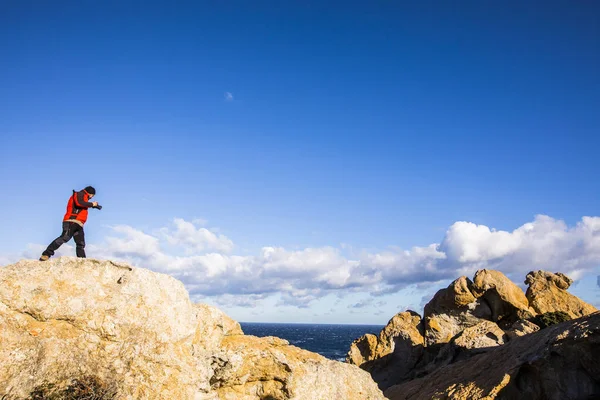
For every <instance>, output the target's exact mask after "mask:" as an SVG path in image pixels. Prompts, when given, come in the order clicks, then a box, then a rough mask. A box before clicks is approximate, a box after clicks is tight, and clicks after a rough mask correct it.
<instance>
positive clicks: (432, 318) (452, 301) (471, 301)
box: [423, 276, 492, 346]
mask: <svg viewBox="0 0 600 400" xmlns="http://www.w3.org/2000/svg"><path fill="white" fill-rule="evenodd" d="M472 286H473V282H471V280H470V279H469V278H467V277H466V276H461V277H460V278H458V279H456V280H455V281H454V282H452V283H451V284H450V285H449V286H448V287H447V288H446V289H441V290H439V291H438V292H437V293H436V294H435V296H433V299H431V301H430V302H429V303H427V305H425V314H424V317H423V319H424V321H425V344H426V346H432V345H434V344H438V343H447V342H449V341H450V340H451V339H452V338H453V337H454V336H456V334H458V333H459V332H461V331H462V330H463V329H465V328H468V327H470V326H474V325H477V324H479V323H480V322H482V321H483V320H485V319H488V318H491V315H492V310H491V309H490V307H489V306H488V305H487V303H485V302H483V301H478V300H477V298H476V297H475V296H474V295H473V293H472V292H471V287H472Z"/></svg>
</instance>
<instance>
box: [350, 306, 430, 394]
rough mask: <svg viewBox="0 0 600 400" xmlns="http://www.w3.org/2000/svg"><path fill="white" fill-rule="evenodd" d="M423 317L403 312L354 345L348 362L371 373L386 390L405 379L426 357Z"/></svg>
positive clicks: (410, 312)
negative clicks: (423, 355)
mask: <svg viewBox="0 0 600 400" xmlns="http://www.w3.org/2000/svg"><path fill="white" fill-rule="evenodd" d="M423 345H424V338H423V326H422V323H421V316H420V315H419V314H417V313H416V312H414V311H405V312H400V313H398V314H396V315H394V317H393V318H392V319H391V320H390V321H389V322H388V323H387V325H386V326H385V327H384V328H383V329H382V330H381V332H379V336H377V337H376V336H374V335H371V334H367V335H365V336H363V337H361V338H359V339H357V340H355V341H354V342H353V343H352V345H351V346H350V351H349V352H348V356H347V357H346V361H347V362H349V363H351V364H355V365H358V366H360V367H361V368H362V369H364V370H365V371H368V372H369V373H370V374H371V376H372V377H373V379H374V380H375V382H377V383H378V385H379V387H380V388H381V389H382V390H383V389H386V388H388V387H390V386H392V385H395V384H397V383H399V382H402V381H403V380H405V379H406V378H407V377H408V376H409V375H410V374H411V373H412V371H413V369H414V367H415V366H416V364H417V362H418V361H419V360H420V359H421V356H422V354H423Z"/></svg>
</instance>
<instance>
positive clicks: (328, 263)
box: [4, 216, 600, 308]
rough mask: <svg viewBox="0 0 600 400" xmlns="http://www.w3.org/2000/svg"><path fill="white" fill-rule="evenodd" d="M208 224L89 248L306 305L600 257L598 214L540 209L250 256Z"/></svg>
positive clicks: (202, 284) (584, 266) (245, 302)
mask: <svg viewBox="0 0 600 400" xmlns="http://www.w3.org/2000/svg"><path fill="white" fill-rule="evenodd" d="M199 225H200V223H199V221H192V222H189V221H186V220H183V219H179V218H178V219H174V220H173V221H172V224H171V225H170V226H167V227H164V228H161V229H159V230H157V231H156V233H154V234H150V233H146V232H143V231H141V230H138V229H135V228H133V227H130V226H125V225H120V226H115V227H113V228H112V230H113V234H111V235H109V236H108V237H106V238H105V239H104V241H103V242H102V243H100V244H97V245H94V246H88V254H89V255H90V256H93V257H98V258H110V259H117V260H123V261H128V262H130V263H132V264H134V265H137V266H141V267H146V268H150V269H152V270H155V271H158V272H164V273H168V274H171V275H173V276H175V277H176V278H178V279H180V280H181V281H183V282H184V284H185V285H186V287H187V288H188V290H189V291H190V293H191V294H192V296H210V297H212V298H213V300H215V301H219V302H220V303H223V304H232V305H238V306H242V307H243V306H251V305H253V304H256V303H257V302H260V301H262V299H264V298H265V297H268V296H271V295H275V294H278V295H279V299H280V300H279V304H286V305H293V306H296V307H301V308H303V307H308V306H309V305H310V304H311V303H312V302H313V301H315V300H317V299H320V298H322V297H324V296H326V295H328V294H332V293H334V294H338V295H343V294H356V293H369V294H371V295H373V296H379V295H385V294H389V293H395V292H397V291H399V290H401V289H403V288H406V287H408V286H410V285H413V286H414V287H416V288H418V291H419V292H422V291H428V290H429V288H428V286H430V285H437V284H439V282H440V281H442V280H450V279H455V278H457V277H458V276H460V275H467V276H472V274H473V273H474V272H475V270H476V269H479V268H494V269H498V270H501V271H503V272H505V273H507V274H509V276H510V275H511V274H512V277H513V279H515V281H516V282H517V281H519V280H523V279H524V277H525V275H526V274H527V272H529V271H531V270H536V269H544V270H550V271H553V272H556V271H561V272H564V273H566V274H567V275H569V276H571V277H572V278H574V279H578V278H580V277H582V276H583V275H584V274H586V273H587V272H591V271H593V269H594V268H595V267H597V266H598V265H600V218H599V217H584V218H582V219H581V221H579V223H577V224H576V225H575V226H573V227H568V226H567V225H566V224H565V223H564V222H563V221H559V220H555V219H553V218H551V217H548V216H536V218H535V219H534V220H533V221H532V222H528V223H526V224H524V225H522V226H521V227H519V228H517V229H515V230H514V231H512V232H508V231H496V230H494V229H490V228H489V227H487V226H484V225H476V224H473V223H469V222H463V221H459V222H456V223H454V224H453V225H452V226H450V227H449V228H448V230H447V231H446V234H445V236H444V237H443V238H442V240H441V242H440V244H431V245H429V246H424V247H413V248H412V249H410V250H402V249H398V248H392V249H389V250H385V251H380V252H366V251H364V252H360V251H359V252H354V251H351V252H348V251H347V249H341V248H334V247H319V248H306V249H302V250H293V251H292V250H286V249H284V248H281V247H264V248H262V249H261V250H260V251H259V252H258V253H257V254H256V255H247V256H239V255H232V254H230V252H231V251H232V250H233V248H234V246H233V242H232V241H231V240H230V239H229V238H227V237H226V236H224V235H222V234H217V233H215V231H214V230H210V229H207V228H204V227H200V226H199ZM63 247H64V248H61V252H62V253H65V252H66V253H67V254H70V255H73V254H71V253H74V250H73V249H72V248H68V247H66V246H63ZM42 248H43V246H37V247H36V249H35V251H33V252H32V254H33V253H35V255H34V256H35V257H36V258H37V256H39V254H38V253H39V252H41V249H42ZM347 254H351V255H350V256H348V255H347ZM4 258H5V259H7V257H4ZM599 284H600V282H599ZM430 297H431V296H429V297H428V298H430ZM365 301H367V300H365ZM368 301H369V302H373V301H374V300H368ZM361 304H362V302H358V303H355V304H354V305H353V306H352V307H353V308H360V306H361ZM365 305H366V303H365Z"/></svg>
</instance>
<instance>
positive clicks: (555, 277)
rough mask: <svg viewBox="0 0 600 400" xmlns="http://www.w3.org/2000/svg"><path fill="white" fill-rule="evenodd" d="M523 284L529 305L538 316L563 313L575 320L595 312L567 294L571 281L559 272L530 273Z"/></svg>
mask: <svg viewBox="0 0 600 400" xmlns="http://www.w3.org/2000/svg"><path fill="white" fill-rule="evenodd" d="M525 283H526V284H528V285H529V288H528V289H527V299H528V300H529V304H531V307H532V308H533V309H534V310H535V312H536V313H538V314H544V313H547V312H553V311H563V312H566V313H567V314H569V315H570V316H571V318H577V317H581V316H584V315H588V314H590V313H592V312H594V311H596V308H595V307H594V306H592V305H590V304H588V303H586V302H585V301H583V300H581V299H579V298H578V297H577V296H573V295H572V294H571V293H569V292H567V289H568V288H569V286H571V283H573V280H572V279H571V278H569V277H568V276H566V275H564V274H561V273H560V272H558V273H556V274H553V273H552V272H546V271H535V272H533V271H532V272H530V273H529V274H527V277H526V279H525Z"/></svg>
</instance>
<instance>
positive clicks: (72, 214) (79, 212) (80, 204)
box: [63, 190, 94, 225]
mask: <svg viewBox="0 0 600 400" xmlns="http://www.w3.org/2000/svg"><path fill="white" fill-rule="evenodd" d="M89 199H90V194H89V193H88V192H86V191H85V190H82V191H80V192H76V191H74V190H73V195H72V196H71V198H70V199H69V202H68V203H67V212H66V214H65V217H64V218H63V221H69V220H77V221H79V222H80V223H81V224H82V225H83V224H85V221H87V216H88V208H90V207H93V206H94V204H93V203H91V202H89V201H88V200H89Z"/></svg>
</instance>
